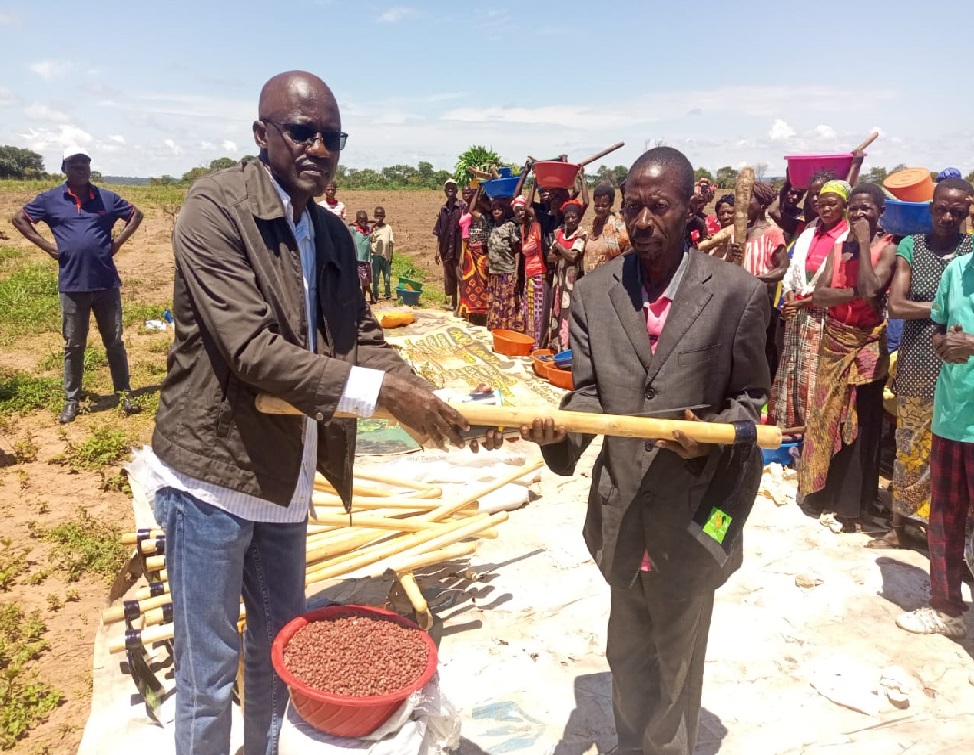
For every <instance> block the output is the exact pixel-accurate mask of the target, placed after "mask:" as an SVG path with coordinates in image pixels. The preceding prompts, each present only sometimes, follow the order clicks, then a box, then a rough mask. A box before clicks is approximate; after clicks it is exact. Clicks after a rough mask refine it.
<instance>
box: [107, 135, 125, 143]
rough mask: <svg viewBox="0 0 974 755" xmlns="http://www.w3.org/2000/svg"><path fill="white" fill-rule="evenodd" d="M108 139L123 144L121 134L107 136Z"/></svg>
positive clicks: (123, 138) (123, 140)
mask: <svg viewBox="0 0 974 755" xmlns="http://www.w3.org/2000/svg"><path fill="white" fill-rule="evenodd" d="M108 139H109V141H113V142H115V143H116V144H125V137H124V136H122V135H121V134H113V135H112V136H109V137H108Z"/></svg>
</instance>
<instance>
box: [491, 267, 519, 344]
mask: <svg viewBox="0 0 974 755" xmlns="http://www.w3.org/2000/svg"><path fill="white" fill-rule="evenodd" d="M487 329H488V330H516V331H518V332H520V331H521V329H522V319H521V308H520V307H519V306H518V301H517V273H490V274H488V276H487Z"/></svg>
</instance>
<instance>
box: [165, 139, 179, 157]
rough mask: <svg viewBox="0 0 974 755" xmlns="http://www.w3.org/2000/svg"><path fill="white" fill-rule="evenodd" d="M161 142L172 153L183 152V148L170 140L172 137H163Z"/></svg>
mask: <svg viewBox="0 0 974 755" xmlns="http://www.w3.org/2000/svg"><path fill="white" fill-rule="evenodd" d="M162 143H163V144H165V145H166V146H167V147H169V150H170V151H171V152H172V153H173V154H174V155H181V154H183V148H182V147H180V146H179V145H178V144H176V142H175V141H174V140H172V139H164V140H163V142H162Z"/></svg>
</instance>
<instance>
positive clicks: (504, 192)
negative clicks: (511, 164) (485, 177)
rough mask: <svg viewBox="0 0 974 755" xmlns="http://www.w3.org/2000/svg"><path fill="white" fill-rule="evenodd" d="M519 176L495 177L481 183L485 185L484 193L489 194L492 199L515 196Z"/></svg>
mask: <svg viewBox="0 0 974 755" xmlns="http://www.w3.org/2000/svg"><path fill="white" fill-rule="evenodd" d="M519 178H520V176H512V177H511V178H494V179H491V180H490V181H484V182H483V183H482V184H480V185H481V186H482V187H483V189H484V193H485V194H487V196H488V197H490V198H491V199H499V198H502V197H513V196H514V190H515V189H516V188H517V182H518V180H519Z"/></svg>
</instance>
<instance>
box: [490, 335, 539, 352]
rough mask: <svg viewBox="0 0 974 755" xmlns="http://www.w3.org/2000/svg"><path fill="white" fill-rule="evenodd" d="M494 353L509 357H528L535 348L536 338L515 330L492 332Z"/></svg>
mask: <svg viewBox="0 0 974 755" xmlns="http://www.w3.org/2000/svg"><path fill="white" fill-rule="evenodd" d="M490 333H491V335H492V336H494V351H496V352H497V353H498V354H503V355H504V356H508V357H526V356H528V354H530V353H531V349H533V348H534V338H533V337H532V336H526V335H524V333H517V332H515V331H513V330H492V331H490Z"/></svg>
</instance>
